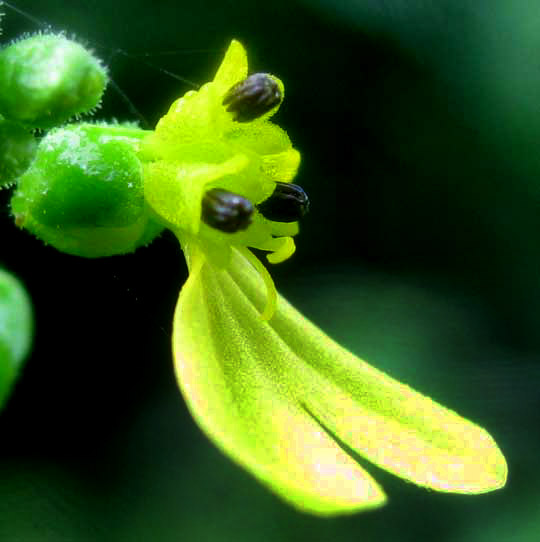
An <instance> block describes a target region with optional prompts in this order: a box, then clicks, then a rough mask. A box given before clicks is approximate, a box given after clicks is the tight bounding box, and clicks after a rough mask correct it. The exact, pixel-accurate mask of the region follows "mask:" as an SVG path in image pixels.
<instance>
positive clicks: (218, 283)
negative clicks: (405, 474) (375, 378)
mask: <svg viewBox="0 0 540 542" xmlns="http://www.w3.org/2000/svg"><path fill="white" fill-rule="evenodd" d="M184 248H188V247H184ZM188 250H189V254H188V257H189V261H190V268H191V273H190V277H189V279H188V281H187V283H186V284H185V285H184V287H183V289H182V292H181V294H180V298H179V300H178V305H177V309H176V314H175V320H174V356H175V367H176V373H177V377H178V380H179V384H180V388H181V390H182V392H183V394H184V397H185V399H186V401H187V403H188V406H189V408H190V410H191V412H192V414H193V416H194V417H195V419H196V420H197V422H198V423H199V424H200V426H201V427H202V429H203V430H204V431H205V432H206V434H207V435H208V436H209V437H210V438H211V439H212V440H213V441H214V442H215V443H216V444H217V446H218V447H219V448H221V449H222V450H223V451H224V452H225V453H226V454H227V455H229V456H230V457H231V458H232V459H233V460H235V461H236V462H237V463H239V464H240V465H242V466H243V467H245V468H246V469H247V470H249V471H250V472H251V473H252V474H254V475H255V476H256V477H257V478H258V479H259V480H261V481H262V482H263V483H264V484H266V485H268V486H270V488H271V489H272V490H273V491H275V492H276V493H277V494H278V495H280V496H281V497H282V498H283V499H285V500H287V501H288V502H290V503H291V504H293V505H294V506H296V507H297V508H299V509H302V510H304V511H308V512H312V513H316V514H321V515H328V514H336V513H344V512H353V511H356V510H360V509H364V508H371V507H374V506H378V505H381V504H383V503H384V501H385V496H384V493H383V492H382V490H381V489H380V488H379V486H378V485H377V483H376V482H375V481H374V480H373V479H372V478H371V476H370V475H369V474H368V473H366V472H365V471H364V470H363V469H362V468H360V466H359V465H358V464H356V463H355V462H354V460H353V459H352V458H351V457H350V456H349V455H348V454H346V453H345V452H344V451H343V450H342V448H341V447H340V446H339V445H338V444H337V443H336V441H335V440H334V439H333V438H332V437H331V436H330V435H329V434H328V432H327V431H325V430H324V429H323V427H322V426H321V425H320V424H319V423H318V422H317V421H316V420H315V419H314V418H313V416H312V415H311V414H310V413H309V412H308V411H307V410H306V409H305V408H304V405H303V404H302V402H301V401H299V400H298V398H297V397H295V396H294V395H293V387H294V386H292V383H291V382H290V381H289V375H288V372H287V365H288V363H296V362H297V359H296V355H295V354H294V352H292V351H291V350H290V349H289V348H288V346H287V345H286V344H285V343H283V341H282V340H281V338H280V337H279V336H278V335H277V334H276V333H275V331H274V330H273V329H272V326H271V325H269V323H268V322H264V321H263V320H261V318H260V307H262V305H264V303H265V302H266V292H265V290H264V286H262V284H258V285H257V286H258V287H261V289H262V291H261V298H260V299H259V301H260V304H259V303H258V306H259V308H255V307H254V306H253V305H252V303H251V302H250V300H249V299H248V298H247V297H246V295H245V293H244V292H243V290H242V288H241V287H240V286H239V285H238V284H237V283H236V282H235V280H233V278H232V277H231V275H230V274H229V272H228V271H226V270H224V269H218V268H217V267H215V266H213V265H212V264H211V263H209V261H208V260H206V259H205V257H204V256H203V255H202V253H201V252H198V251H196V250H193V249H191V250H190V249H189V248H188ZM233 252H234V253H235V254H233V260H234V263H233V265H234V266H237V265H239V264H240V265H242V266H247V267H249V268H251V265H250V264H249V263H248V262H247V260H245V259H244V258H243V257H241V256H239V254H238V253H237V252H236V250H233ZM257 276H258V275H257ZM263 298H264V299H263ZM300 318H301V317H300ZM270 324H271V322H270Z"/></svg>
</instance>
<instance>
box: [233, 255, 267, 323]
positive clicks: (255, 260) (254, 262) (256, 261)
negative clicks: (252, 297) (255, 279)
mask: <svg viewBox="0 0 540 542" xmlns="http://www.w3.org/2000/svg"><path fill="white" fill-rule="evenodd" d="M236 248H237V249H238V250H239V251H240V252H241V253H242V256H245V258H246V260H248V261H249V263H250V264H251V265H252V266H253V267H254V268H255V270H256V271H257V272H258V273H259V275H260V276H261V278H262V280H263V282H264V285H265V286H266V305H265V307H264V310H263V311H262V313H261V319H263V320H264V321H268V320H270V318H272V316H274V313H275V312H276V309H277V291H276V286H275V284H274V281H273V279H272V277H271V275H270V273H269V272H268V270H267V269H266V267H264V265H263V264H262V263H261V261H260V260H259V258H257V256H255V254H253V252H251V251H250V250H249V249H248V248H247V247H236Z"/></svg>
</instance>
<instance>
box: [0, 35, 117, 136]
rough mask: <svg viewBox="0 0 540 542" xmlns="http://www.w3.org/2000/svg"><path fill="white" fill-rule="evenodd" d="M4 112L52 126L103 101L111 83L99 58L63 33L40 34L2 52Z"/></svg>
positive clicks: (1, 103) (1, 108) (10, 116)
mask: <svg viewBox="0 0 540 542" xmlns="http://www.w3.org/2000/svg"><path fill="white" fill-rule="evenodd" d="M0 81H2V85H1V87H0V114H1V115H3V116H4V117H5V118H7V119H9V120H13V121H16V122H20V123H23V124H25V125H27V126H30V127H33V128H51V127H53V126H56V125H59V124H62V123H64V122H65V121H67V120H68V119H70V118H72V117H74V116H76V115H80V114H82V113H88V112H90V111H92V110H93V109H94V108H95V107H96V106H98V105H99V103H100V101H101V97H102V95H103V91H104V90H105V86H106V84H107V73H106V70H105V68H104V67H103V66H102V64H101V62H100V61H99V60H98V59H97V58H95V57H94V56H93V55H92V54H91V53H90V52H89V51H88V50H87V49H85V48H84V47H83V46H82V45H80V44H79V43H76V42H74V41H72V40H69V39H67V38H66V37H65V36H63V35H61V34H60V35H54V34H37V35H35V36H31V37H29V38H25V39H22V40H20V41H17V42H15V43H12V44H11V45H8V46H7V47H5V48H4V49H2V50H1V51H0Z"/></svg>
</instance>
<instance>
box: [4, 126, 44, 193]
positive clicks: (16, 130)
mask: <svg viewBox="0 0 540 542" xmlns="http://www.w3.org/2000/svg"><path fill="white" fill-rule="evenodd" d="M36 146H37V143H36V140H35V138H34V136H33V135H32V134H31V133H30V132H29V131H28V130H27V129H25V128H23V127H22V126H21V125H20V124H16V123H14V122H10V121H8V120H4V119H0V188H3V187H6V186H11V185H12V184H13V183H14V182H15V181H16V179H17V177H19V175H21V174H22V173H24V171H25V170H26V168H27V167H28V166H29V165H30V162H31V161H32V158H33V157H34V154H35V152H36Z"/></svg>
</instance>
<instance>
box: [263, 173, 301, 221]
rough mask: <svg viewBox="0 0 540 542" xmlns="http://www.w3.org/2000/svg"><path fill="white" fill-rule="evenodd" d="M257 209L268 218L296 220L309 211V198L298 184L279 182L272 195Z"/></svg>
mask: <svg viewBox="0 0 540 542" xmlns="http://www.w3.org/2000/svg"><path fill="white" fill-rule="evenodd" d="M257 209H258V210H259V212H260V213H261V214H262V215H263V216H264V217H265V218H267V219H268V220H273V221H274V222H296V221H297V220H300V219H301V218H302V217H303V216H304V215H305V214H306V213H307V212H308V211H309V198H308V196H307V194H306V193H305V192H304V190H303V188H301V187H300V186H298V185H297V184H292V183H281V182H278V183H276V188H275V190H274V192H273V193H272V195H271V196H270V197H269V198H268V199H266V200H264V201H263V202H262V203H260V204H259V205H257Z"/></svg>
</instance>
